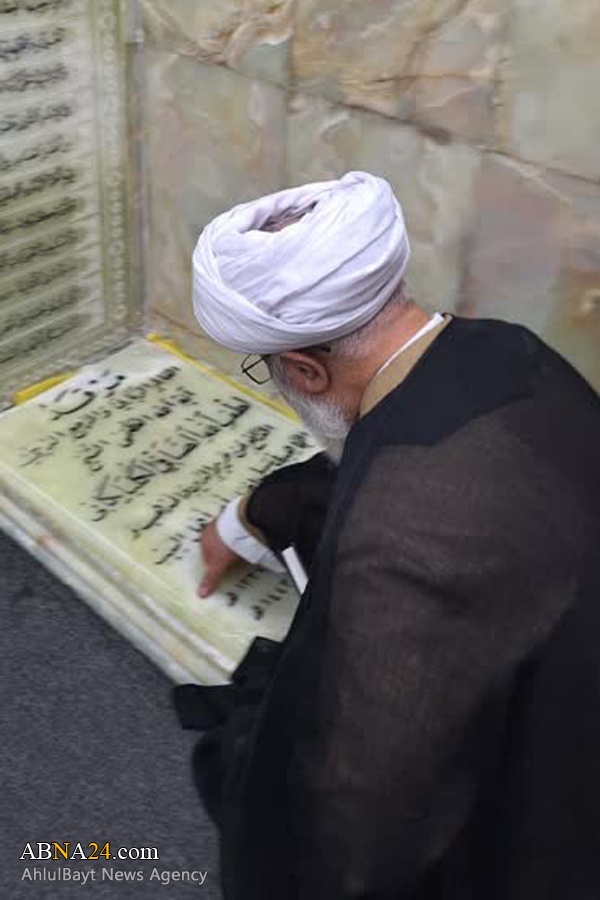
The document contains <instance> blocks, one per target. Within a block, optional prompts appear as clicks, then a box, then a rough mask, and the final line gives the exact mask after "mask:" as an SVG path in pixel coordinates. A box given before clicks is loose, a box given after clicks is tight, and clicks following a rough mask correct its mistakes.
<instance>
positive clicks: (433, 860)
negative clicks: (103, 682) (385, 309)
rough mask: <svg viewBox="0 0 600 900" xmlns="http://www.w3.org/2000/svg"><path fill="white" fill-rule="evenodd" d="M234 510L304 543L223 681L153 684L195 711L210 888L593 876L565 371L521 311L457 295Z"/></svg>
mask: <svg viewBox="0 0 600 900" xmlns="http://www.w3.org/2000/svg"><path fill="white" fill-rule="evenodd" d="M302 473H305V474H304V475H303V474H302ZM303 482H304V488H302V487H301V485H302V483H303ZM290 491H291V492H292V495H293V496H295V497H296V502H295V503H292V502H288V501H289V496H290V494H289V492H290ZM286 492H287V494H286ZM299 492H300V493H299ZM286 497H287V500H286V499H285V498H286ZM299 497H303V498H304V500H303V501H302V502H299V500H298V498H299ZM282 498H283V500H282ZM282 510H287V511H288V513H287V515H286V516H285V517H283V518H282V516H281V511H282ZM325 513H326V514H325ZM247 515H248V518H249V519H250V520H251V521H252V522H253V523H254V524H255V525H256V526H257V527H258V528H260V529H261V530H262V531H263V532H264V533H265V534H266V535H267V536H268V537H269V540H270V542H271V543H272V546H273V547H274V548H275V549H281V548H282V547H283V546H285V544H286V543H288V542H289V540H290V539H293V540H294V541H295V543H296V544H298V545H299V546H300V548H301V551H302V552H303V553H304V556H305V558H307V559H309V560H310V563H311V565H310V579H309V583H308V587H307V589H306V591H305V592H304V595H303V597H302V599H301V602H300V605H299V608H298V611H297V613H296V615H295V617H294V621H293V623H292V626H291V629H290V631H289V633H288V635H287V637H286V639H285V641H284V642H283V643H282V644H275V643H274V642H271V641H266V640H258V641H256V642H255V644H254V645H253V647H252V648H251V651H250V652H249V654H248V656H247V657H246V659H245V660H244V662H243V663H242V665H241V666H240V668H239V669H238V671H237V673H236V676H235V679H234V682H235V683H234V686H233V687H224V688H207V689H195V688H194V687H193V686H186V687H183V688H179V689H176V695H177V703H178V707H179V711H180V714H181V716H182V719H183V721H184V724H186V725H188V726H194V725H195V726H198V725H200V726H202V727H205V726H208V725H210V727H209V728H208V730H207V732H206V734H205V736H204V737H203V738H202V740H201V741H200V743H199V745H198V748H197V750H196V754H195V758H194V765H195V773H196V777H197V783H198V787H199V789H200V792H201V794H202V796H203V798H204V800H205V802H206V803H207V805H208V808H209V810H210V811H211V813H212V815H213V816H214V818H215V820H216V821H217V822H218V824H219V827H220V831H221V848H222V849H221V862H222V883H223V892H224V896H225V898H226V900H298V898H303V900H304V898H306V900H359V898H360V900H598V898H600V402H599V400H598V397H597V396H596V394H595V393H594V392H593V391H592V389H591V388H590V387H589V386H588V385H587V383H586V382H585V381H584V380H583V379H582V378H581V377H580V376H579V375H577V373H576V372H575V371H574V369H573V368H572V367H571V366H569V365H568V364H567V363H566V362H565V361H564V360H563V359H562V358H561V357H560V356H558V355H557V354H556V353H554V352H553V351H552V350H550V349H549V348H548V347H547V346H546V345H545V344H544V343H543V342H542V341H540V340H539V339H538V338H536V337H535V335H533V334H532V333H531V332H530V331H529V330H527V329H525V328H522V327H520V326H516V325H508V324H505V323H501V322H497V321H493V320H468V319H463V318H459V317H456V318H454V319H453V320H452V321H451V323H450V324H449V325H448V326H447V327H446V328H445V329H444V331H443V332H442V333H441V334H440V335H439V336H438V337H437V339H436V340H435V341H434V342H433V343H432V344H431V346H430V347H429V348H428V349H427V351H426V352H425V353H424V354H423V355H422V356H421V358H420V359H419V360H418V362H417V363H416V365H415V366H414V367H413V368H412V370H411V371H410V372H409V373H408V375H407V376H406V377H405V378H404V379H403V380H402V381H401V383H400V384H398V385H397V386H396V387H395V388H393V389H392V390H391V391H390V392H389V393H388V394H387V395H386V396H385V397H383V399H381V400H380V401H379V402H378V403H377V404H376V405H375V406H374V408H372V409H371V410H370V411H369V412H367V413H366V415H364V416H363V417H362V418H360V419H359V421H358V422H357V423H356V424H355V425H354V427H353V428H352V430H351V432H350V435H349V437H348V440H347V442H346V446H345V449H344V454H343V458H342V460H341V463H340V466H339V469H338V470H337V471H336V470H335V469H334V467H332V466H331V465H330V464H329V463H328V462H327V460H326V459H325V458H324V457H323V456H320V457H318V458H316V459H313V460H312V461H310V462H309V463H307V464H304V467H303V466H296V467H289V470H288V471H286V470H281V472H280V473H275V474H274V475H273V476H271V477H270V478H268V479H267V480H266V481H265V482H264V483H263V485H261V486H260V487H259V488H257V490H256V491H255V493H254V495H253V497H252V498H251V500H250V502H249V504H248V507H247ZM307 521H310V522H311V525H310V528H307V527H306V525H303V524H302V522H304V523H306V522H307ZM318 523H322V524H321V525H320V527H319V525H318ZM316 533H317V534H318V538H317V539H315V534H316Z"/></svg>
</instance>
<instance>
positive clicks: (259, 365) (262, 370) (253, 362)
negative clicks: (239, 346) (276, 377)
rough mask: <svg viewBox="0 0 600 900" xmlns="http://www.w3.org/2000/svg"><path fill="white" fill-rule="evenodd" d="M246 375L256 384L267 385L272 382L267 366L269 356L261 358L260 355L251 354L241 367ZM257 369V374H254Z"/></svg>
mask: <svg viewBox="0 0 600 900" xmlns="http://www.w3.org/2000/svg"><path fill="white" fill-rule="evenodd" d="M240 368H241V370H242V372H243V373H244V375H247V376H248V378H249V379H250V381H253V382H254V384H266V382H267V381H270V380H271V373H270V371H269V367H268V365H267V356H261V355H260V354H258V353H249V354H248V356H245V357H244V358H243V360H242V363H241V366H240ZM252 369H255V370H256V371H255V372H252Z"/></svg>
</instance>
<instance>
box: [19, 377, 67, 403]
mask: <svg viewBox="0 0 600 900" xmlns="http://www.w3.org/2000/svg"><path fill="white" fill-rule="evenodd" d="M73 375H77V369H73V371H72V372H65V373H63V374H62V375H53V376H52V377H51V378H45V379H44V380H43V381H36V382H35V384H30V385H29V387H26V388H22V389H21V390H20V391H15V393H14V394H13V396H12V402H13V403H14V404H15V406H17V405H18V404H20V403H26V402H27V400H31V398H32V397H37V395H38V394H42V393H43V392H44V391H47V390H48V389H49V388H51V387H54V386H55V385H57V384H60V383H61V381H66V380H67V378H72V377H73Z"/></svg>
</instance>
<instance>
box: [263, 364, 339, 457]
mask: <svg viewBox="0 0 600 900" xmlns="http://www.w3.org/2000/svg"><path fill="white" fill-rule="evenodd" d="M273 381H274V383H275V385H276V386H277V389H278V390H279V392H280V393H281V394H282V396H283V397H284V398H285V400H286V401H287V402H288V403H289V405H290V406H291V407H292V409H293V410H294V411H295V412H297V413H298V415H299V416H300V418H301V419H302V421H303V422H304V424H305V425H306V427H307V428H308V430H309V431H310V432H311V433H312V434H313V435H314V437H315V438H316V440H317V441H318V442H319V443H320V444H322V446H323V447H324V448H325V452H326V453H327V455H328V456H329V458H330V459H331V460H333V462H334V463H336V465H337V464H339V462H340V460H341V458H342V453H343V452H344V444H345V442H346V438H347V437H348V432H349V431H350V429H351V428H352V425H353V420H352V419H350V418H349V417H348V416H347V414H346V413H344V411H343V410H342V409H341V408H340V407H339V406H336V405H335V404H334V403H329V402H326V401H323V400H321V401H319V400H309V399H308V398H307V397H306V395H305V394H302V393H300V391H296V390H295V389H294V388H292V387H290V386H289V385H286V384H284V383H282V382H281V381H280V379H279V378H278V377H277V376H276V374H275V373H273Z"/></svg>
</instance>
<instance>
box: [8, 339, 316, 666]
mask: <svg viewBox="0 0 600 900" xmlns="http://www.w3.org/2000/svg"><path fill="white" fill-rule="evenodd" d="M317 449H318V448H317V447H316V445H315V444H314V442H313V440H312V438H311V437H310V436H309V434H308V433H307V432H306V431H305V430H304V429H303V428H302V427H301V426H300V424H299V422H298V420H296V419H295V418H294V417H291V416H290V415H286V414H285V412H282V411H279V409H277V408H276V406H275V405H274V404H273V403H272V401H268V400H265V399H263V398H260V397H259V395H255V394H254V393H253V392H252V391H247V390H246V389H244V388H243V387H241V386H238V385H236V384H235V382H232V381H230V380H228V379H225V378H224V377H223V376H219V375H217V374H215V373H211V372H210V370H208V369H207V368H206V367H202V366H199V365H198V364H194V363H192V362H191V361H188V360H186V359H184V358H181V357H180V356H177V355H175V354H174V353H172V352H170V351H169V350H167V349H164V348H163V347H161V346H158V345H157V344H155V343H152V342H150V341H148V340H139V341H137V342H135V343H134V344H132V345H131V346H130V347H128V348H126V349H124V350H121V351H119V352H118V353H116V354H113V355H112V356H109V357H107V358H106V359H104V360H103V361H102V362H101V363H97V364H94V365H91V366H86V367H84V368H83V369H82V370H81V371H80V372H79V373H78V374H77V375H76V376H75V377H73V378H71V379H69V380H67V381H64V382H62V383H61V384H59V385H57V386H55V387H54V388H51V389H50V390H48V391H45V392H44V393H42V394H40V395H38V396H37V397H35V398H34V399H32V400H29V401H27V402H26V403H24V404H23V405H20V406H15V407H13V408H12V409H10V410H8V411H7V412H5V413H3V414H2V416H1V417H0V487H1V489H2V491H3V492H6V494H7V495H8V496H9V497H10V498H11V500H12V502H13V503H14V504H15V506H17V507H19V508H23V509H26V510H29V511H30V513H31V514H32V515H33V516H34V517H35V519H36V520H38V521H41V522H43V523H44V526H45V528H46V529H47V531H46V536H45V538H44V539H45V540H46V541H50V542H52V541H55V542H56V543H57V544H61V543H63V544H64V545H65V546H68V547H69V548H70V549H71V550H72V551H73V552H75V553H76V554H77V555H78V556H79V557H80V558H81V559H83V560H86V561H87V563H88V564H89V565H91V566H92V568H96V569H98V570H104V571H105V572H106V573H107V577H109V578H110V579H111V581H112V584H113V585H116V587H117V588H118V590H119V591H120V592H121V593H122V595H123V598H124V599H123V603H124V604H125V606H124V607H123V608H124V609H126V611H127V612H126V618H127V617H128V616H129V615H130V612H129V611H130V610H131V616H133V617H134V618H135V617H136V616H137V614H138V612H140V613H141V614H142V615H143V618H144V622H145V624H143V628H144V629H145V630H146V632H149V633H148V634H147V636H148V639H149V640H150V641H154V642H155V643H158V644H159V645H160V646H161V647H162V648H163V650H164V649H165V648H166V652H167V653H168V654H170V655H171V656H174V657H175V658H177V655H178V653H179V652H180V649H179V645H180V644H181V645H183V646H184V652H185V653H186V655H187V656H186V658H189V656H190V654H191V655H192V657H193V655H194V654H196V656H197V658H198V659H200V660H201V661H204V662H206V661H207V660H208V661H209V662H210V664H211V665H212V667H213V669H214V671H215V673H216V675H215V680H219V677H218V676H219V674H220V675H221V676H222V677H221V679H220V680H226V678H227V676H228V674H229V673H230V672H231V671H232V670H233V668H235V665H237V663H238V662H239V660H240V659H241V658H242V656H243V654H244V652H245V651H246V649H247V648H248V646H249V644H250V642H251V640H252V639H253V637H254V636H256V635H264V636H266V637H270V638H273V639H275V640H281V639H282V638H283V637H284V635H285V633H286V631H287V629H288V627H289V624H290V621H291V618H292V616H293V613H294V610H295V607H296V604H297V594H296V592H295V590H294V588H293V587H292V586H291V583H290V581H289V580H288V577H287V576H286V575H278V574H275V573H272V572H268V571H266V570H264V569H261V568H259V567H255V568H251V567H249V566H246V565H245V564H242V563H239V565H238V566H237V568H235V569H234V570H233V571H232V572H231V574H230V575H229V576H227V578H226V580H225V581H224V582H223V584H222V585H221V586H220V588H219V591H218V592H217V593H215V594H213V595H212V596H211V597H209V598H207V599H200V598H199V597H198V596H197V594H196V589H197V587H198V585H199V583H200V579H201V576H202V562H201V555H200V550H199V544H198V536H199V533H200V532H201V530H202V528H203V527H204V525H206V524H207V523H208V522H209V521H211V520H212V519H213V517H214V516H215V515H217V514H218V513H219V511H220V510H221V509H222V507H223V506H224V505H225V503H226V502H227V501H228V500H230V499H231V498H233V497H235V496H237V495H240V494H244V493H246V492H247V491H248V490H249V489H250V488H252V487H253V486H254V485H255V484H257V483H258V482H259V481H260V480H261V479H262V478H264V476H265V475H266V474H267V473H268V472H269V471H271V470H272V469H274V468H276V467H279V466H282V465H285V464H289V463H291V462H297V461H299V460H302V459H306V458H308V457H309V456H312V455H313V454H314V453H315V452H316V451H317ZM117 606H118V601H117ZM148 623H149V624H148ZM187 666H188V669H189V668H191V666H190V664H189V662H188V663H187Z"/></svg>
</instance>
